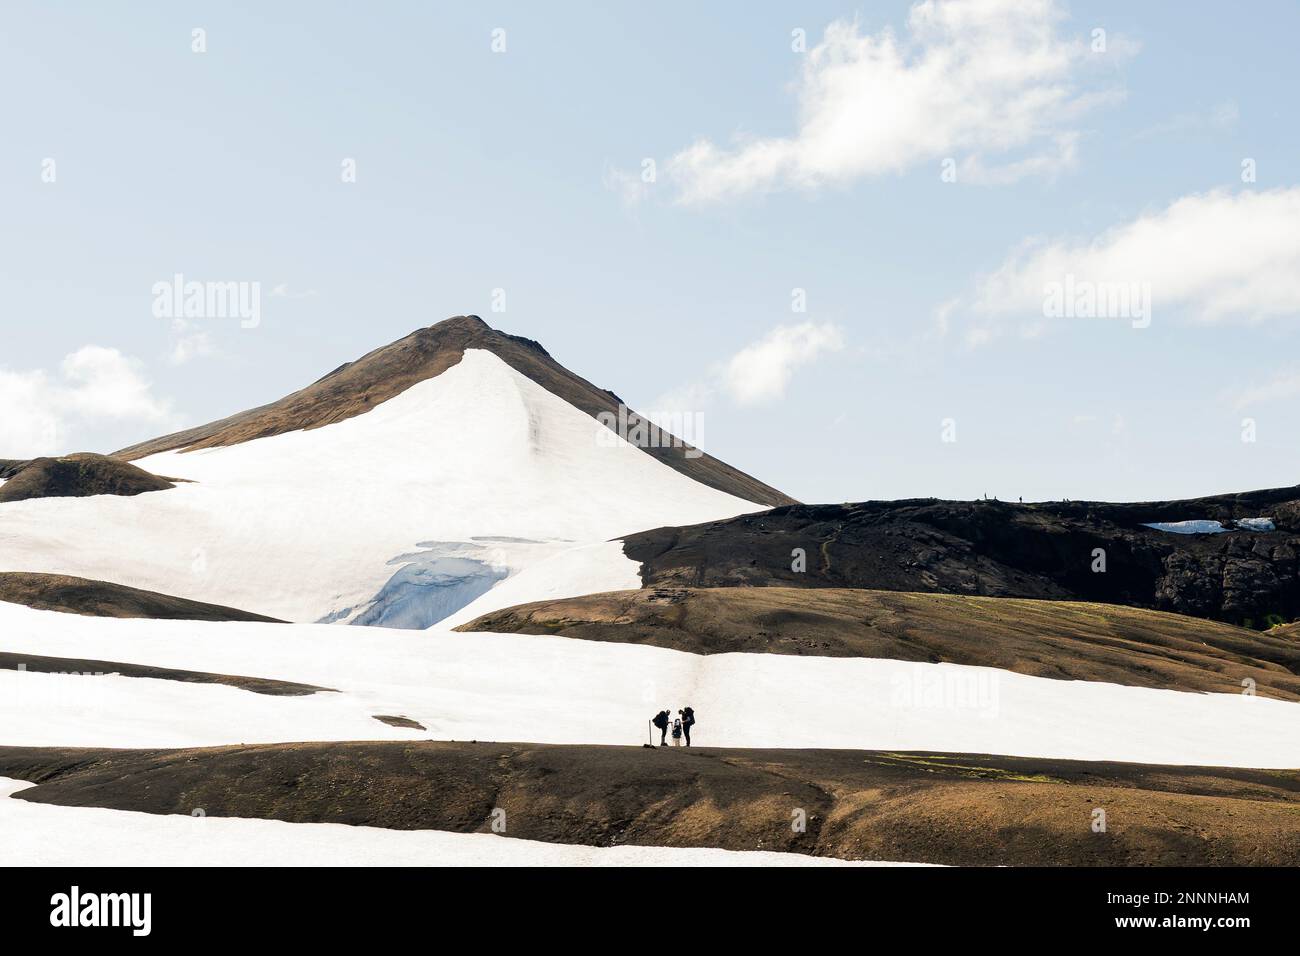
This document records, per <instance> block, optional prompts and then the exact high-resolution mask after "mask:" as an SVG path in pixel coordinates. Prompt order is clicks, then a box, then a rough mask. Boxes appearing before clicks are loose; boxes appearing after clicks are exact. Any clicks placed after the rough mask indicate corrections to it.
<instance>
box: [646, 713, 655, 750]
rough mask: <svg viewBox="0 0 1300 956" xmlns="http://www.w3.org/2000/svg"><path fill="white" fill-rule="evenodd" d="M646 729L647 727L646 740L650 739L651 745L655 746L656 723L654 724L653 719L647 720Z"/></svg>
mask: <svg viewBox="0 0 1300 956" xmlns="http://www.w3.org/2000/svg"><path fill="white" fill-rule="evenodd" d="M645 729H646V740H648V741H649V742H650V746H651V747H653V746H654V745H655V724H654V721H653V720H647V721H646V722H645Z"/></svg>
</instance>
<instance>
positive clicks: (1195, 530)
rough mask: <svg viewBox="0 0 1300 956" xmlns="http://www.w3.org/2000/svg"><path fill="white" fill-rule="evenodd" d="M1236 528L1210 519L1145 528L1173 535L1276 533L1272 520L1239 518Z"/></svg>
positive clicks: (1147, 526)
mask: <svg viewBox="0 0 1300 956" xmlns="http://www.w3.org/2000/svg"><path fill="white" fill-rule="evenodd" d="M1233 524H1234V527H1232V528H1225V527H1224V526H1223V524H1222V523H1221V522H1218V521H1211V520H1210V519H1208V518H1197V519H1193V520H1191V521H1154V522H1151V523H1149V524H1144V525H1143V527H1144V528H1152V529H1154V530H1156V531H1167V532H1169V533H1171V534H1223V533H1225V532H1229V531H1276V530H1277V527H1276V525H1274V524H1273V519H1272V518H1238V519H1237V520H1236V521H1235V522H1234V523H1233Z"/></svg>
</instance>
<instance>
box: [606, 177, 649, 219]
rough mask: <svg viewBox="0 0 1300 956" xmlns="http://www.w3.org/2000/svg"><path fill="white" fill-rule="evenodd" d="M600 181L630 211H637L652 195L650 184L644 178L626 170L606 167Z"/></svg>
mask: <svg viewBox="0 0 1300 956" xmlns="http://www.w3.org/2000/svg"><path fill="white" fill-rule="evenodd" d="M600 181H601V183H602V184H603V185H604V187H605V188H606V189H608V190H609V191H610V192H612V193H615V194H616V195H617V196H618V198H619V200H620V201H621V202H622V204H623V206H624V208H625V209H628V210H634V209H636V207H637V206H639V205H641V203H642V202H644V201H645V199H646V198H647V197H648V196H649V195H650V183H649V182H647V181H646V180H645V178H644V176H643V175H640V174H637V173H630V172H628V171H627V170H625V169H618V168H616V167H614V166H606V167H605V170H604V171H603V172H602V173H601V180H600Z"/></svg>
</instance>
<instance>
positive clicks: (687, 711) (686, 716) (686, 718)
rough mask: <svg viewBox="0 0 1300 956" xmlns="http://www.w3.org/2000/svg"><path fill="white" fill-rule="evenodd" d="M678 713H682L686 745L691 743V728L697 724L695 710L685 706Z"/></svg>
mask: <svg viewBox="0 0 1300 956" xmlns="http://www.w3.org/2000/svg"><path fill="white" fill-rule="evenodd" d="M677 713H679V714H681V715H682V717H681V724H682V733H683V734H685V735H686V746H688V747H689V746H690V745H691V728H692V727H693V726H695V711H694V710H692V709H691V708H690V707H685V708H683V709H682V710H679V711H678V712H677Z"/></svg>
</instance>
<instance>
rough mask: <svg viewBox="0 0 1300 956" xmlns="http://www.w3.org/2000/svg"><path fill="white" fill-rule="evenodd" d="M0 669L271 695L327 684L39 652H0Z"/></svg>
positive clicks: (290, 694) (287, 694) (301, 692)
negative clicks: (113, 676)
mask: <svg viewBox="0 0 1300 956" xmlns="http://www.w3.org/2000/svg"><path fill="white" fill-rule="evenodd" d="M0 669H3V670H22V671H26V672H28V673H31V674H69V673H71V674H82V675H89V676H94V675H103V674H117V675H119V676H121V677H149V678H153V679H154V680H174V681H180V682H181V683H185V684H225V685H227V686H229V687H238V688H239V689H240V690H247V691H251V692H252V693H254V694H267V695H269V696H272V697H305V696H306V695H308V694H315V693H318V692H321V691H330V690H331V688H329V687H316V686H314V685H312V684H298V683H295V682H294V681H284V680H275V679H274V678H269V677H241V676H239V675H237V674H211V673H208V672H206V671H186V670H177V669H176V668H174V667H153V666H151V665H148V664H127V663H123V662H122V661H101V660H92V659H86V658H81V657H47V656H45V655H41V654H18V653H12V652H10V651H0Z"/></svg>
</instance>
